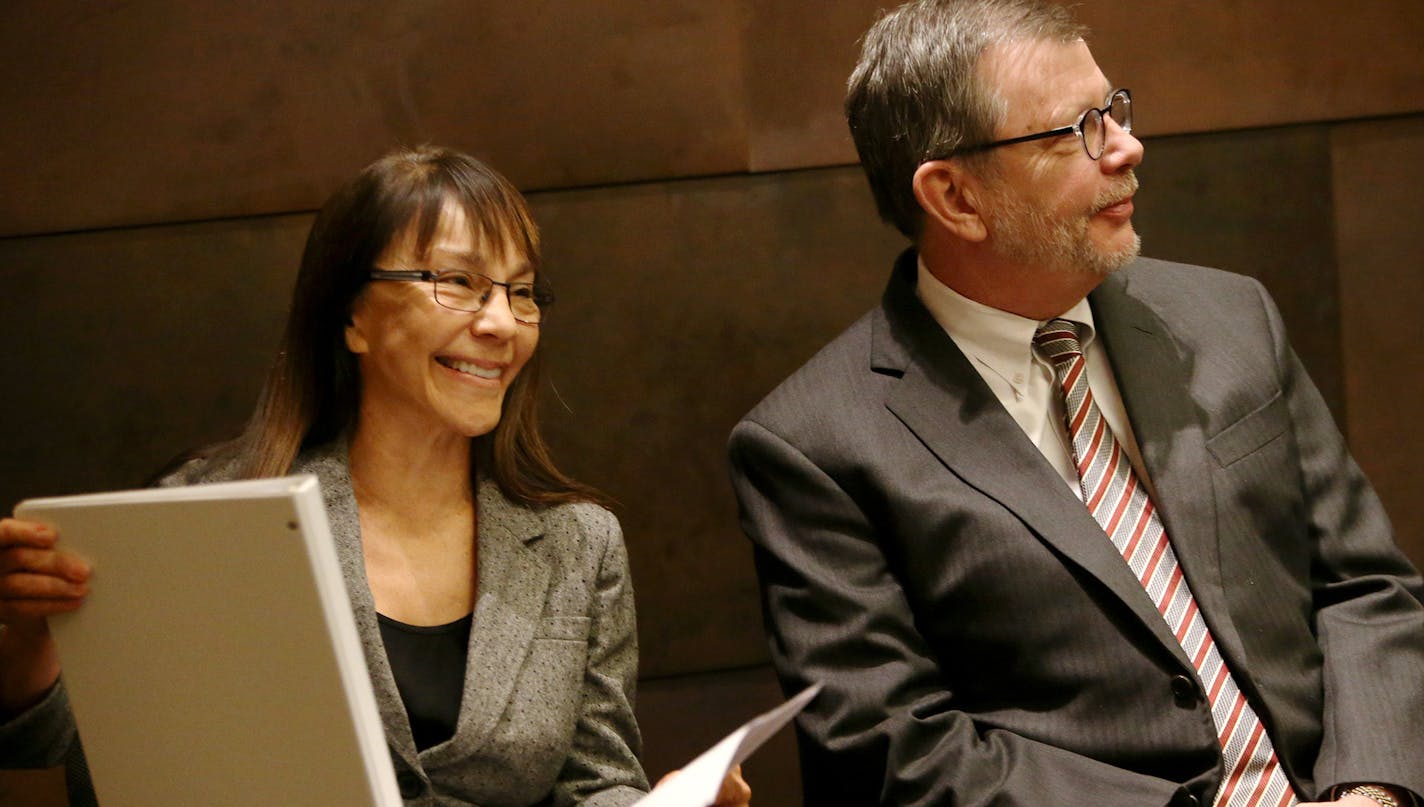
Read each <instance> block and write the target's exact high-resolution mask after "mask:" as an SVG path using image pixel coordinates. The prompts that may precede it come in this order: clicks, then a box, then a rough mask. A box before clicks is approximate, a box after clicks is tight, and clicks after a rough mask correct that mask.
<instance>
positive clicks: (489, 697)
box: [0, 441, 648, 807]
mask: <svg viewBox="0 0 1424 807" xmlns="http://www.w3.org/2000/svg"><path fill="white" fill-rule="evenodd" d="M292 473H311V474H316V476H317V478H318V479H319V480H320V481H321V490H322V496H323V498H324V499H325V503H326V511H327V517H328V520H329V522H330V524H331V533H332V538H333V540H334V541H335V543H336V550H337V556H338V557H339V558H340V560H341V565H342V571H343V573H344V575H345V578H346V587H347V592H348V593H349V594H350V597H351V607H352V610H353V612H354V615H355V617H356V628H357V631H358V632H359V633H360V636H361V643H362V645H363V646H364V649H365V651H366V653H365V654H366V664H367V666H368V668H369V671H370V675H371V683H372V686H373V687H374V690H375V695H376V703H377V706H378V708H379V710H380V713H381V721H382V723H383V724H384V726H385V730H386V741H387V744H388V745H389V747H390V751H391V758H392V761H393V762H394V764H395V770H396V779H397V782H398V783H399V785H400V789H401V795H402V796H403V797H404V799H405V802H406V804H407V805H411V807H417V805H418V806H419V807H444V806H445V805H480V806H482V807H496V806H498V805H504V806H507V805H532V804H541V805H543V804H549V805H570V804H585V805H598V806H599V807H617V806H620V805H627V804H631V803H632V802H634V801H636V800H637V799H639V798H641V797H642V795H643V794H644V793H645V792H646V791H647V789H648V784H647V780H646V778H645V776H644V774H643V769H642V767H641V765H640V764H639V762H638V756H637V755H638V751H639V748H640V741H639V734H638V726H637V723H636V722H635V719H634V716H633V691H634V687H635V685H636V682H637V673H638V642H637V631H636V626H635V624H634V622H635V619H634V611H633V587H632V581H631V580H630V579H629V576H628V560H627V554H626V551H625V549H624V546H623V535H622V532H621V530H620V529H619V527H618V521H617V519H615V518H614V517H613V514H612V513H609V512H608V511H607V510H604V509H603V508H600V507H597V506H596V505H592V504H573V505H559V506H556V507H549V508H545V509H542V510H537V511H536V510H531V509H529V508H527V507H523V506H520V505H518V504H515V503H513V502H511V501H509V500H508V499H506V498H505V497H504V495H503V494H501V493H500V490H499V488H498V486H496V485H495V484H494V483H493V482H491V481H489V480H486V479H481V480H480V481H479V489H478V497H479V511H478V512H479V536H478V538H477V540H478V549H479V570H478V577H479V581H478V582H479V586H478V590H479V598H478V602H477V603H476V605H475V613H474V620H473V623H472V625H471V630H470V644H469V663H468V666H467V669H466V673H465V691H464V695H463V699H462V702H461V704H460V715H459V718H458V720H457V723H456V728H455V735H454V736H453V737H451V738H450V739H449V740H447V741H445V742H443V743H440V744H438V745H435V746H433V747H431V748H427V749H426V750H424V751H421V752H417V751H416V748H415V741H414V739H412V737H411V731H410V724H409V721H408V719H407V717H406V712H405V706H404V704H403V703H402V701H401V698H400V693H399V692H398V691H397V689H396V684H395V678H394V677H393V676H392V674H391V668H390V663H389V661H388V660H387V658H386V650H385V645H384V644H383V643H382V642H381V634H380V628H379V627H378V625H377V622H376V609H375V603H374V602H373V600H372V598H371V591H370V588H369V586H368V584H367V582H366V569H365V563H364V561H363V558H362V551H361V523H360V516H359V514H358V513H357V510H356V498H355V496H354V495H353V493H352V491H351V476H350V472H349V470H348V467H347V463H346V451H345V444H344V442H340V441H339V442H338V443H337V444H335V445H332V446H330V447H328V448H326V449H324V450H320V451H315V452H308V453H304V454H303V455H302V456H301V457H299V458H298V460H297V462H296V463H295V464H294V465H293V468H292ZM221 478H223V474H222V473H220V472H219V473H211V472H209V471H208V470H207V469H203V468H201V467H200V466H197V465H194V466H189V467H187V468H185V469H184V471H183V472H180V473H179V474H177V475H175V476H173V477H169V478H168V479H166V480H165V481H164V484H189V483H193V482H199V481H215V480H217V479H221ZM198 538H201V537H200V536H199V537H198ZM273 616H274V617H280V614H274V615H273ZM217 728H219V727H215V730H216V729H217ZM0 763H3V765H0V767H49V766H54V765H59V764H65V765H66V767H67V768H68V779H69V789H70V799H71V803H72V804H74V805H75V807H78V806H79V805H86V804H94V803H95V802H94V794H93V790H92V789H91V785H90V783H89V777H88V771H87V767H86V766H85V764H84V759H83V753H82V749H81V748H80V745H79V739H78V734H77V732H76V726H75V722H74V717H73V715H72V713H71V712H70V710H69V706H68V698H67V697H66V695H65V691H64V686H63V683H61V684H59V685H57V686H56V687H55V688H54V690H52V691H51V693H50V694H49V696H48V697H46V698H45V700H44V701H42V702H41V703H40V704H38V705H37V706H35V707H34V708H32V709H30V710H29V711H28V712H26V713H25V714H23V715H21V716H19V717H17V718H15V719H14V720H12V721H10V722H9V723H8V724H5V725H3V726H0Z"/></svg>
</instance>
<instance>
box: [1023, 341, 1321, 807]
mask: <svg viewBox="0 0 1424 807" xmlns="http://www.w3.org/2000/svg"><path fill="white" fill-rule="evenodd" d="M1077 328H1078V326H1077V325H1076V324H1075V323H1072V322H1069V321H1068V320H1064V319H1055V320H1050V321H1048V322H1047V323H1045V324H1043V325H1041V326H1039V329H1038V332H1037V333H1036V334H1035V335H1034V338H1033V342H1034V345H1035V346H1036V347H1037V348H1038V350H1039V352H1040V353H1042V354H1043V356H1044V357H1045V358H1047V359H1048V360H1049V361H1050V362H1051V363H1052V364H1053V374H1054V376H1055V378H1056V379H1057V381H1058V386H1059V387H1060V388H1061V391H1062V392H1063V395H1064V400H1065V406H1064V408H1063V410H1064V421H1065V422H1066V424H1067V426H1068V437H1069V439H1070V440H1071V442H1072V443H1073V457H1074V460H1075V461H1076V463H1077V467H1078V478H1079V481H1080V484H1081V487H1082V491H1083V501H1084V502H1085V503H1086V504H1087V505H1088V510H1090V511H1091V512H1092V514H1093V518H1094V519H1096V520H1097V522H1098V523H1099V524H1101V525H1102V528H1103V531H1104V532H1106V533H1107V534H1108V537H1109V538H1110V539H1112V542H1113V545H1114V546H1116V547H1117V549H1118V551H1119V552H1121V553H1122V556H1123V559H1124V560H1126V561H1127V565H1128V566H1129V567H1130V568H1131V569H1132V572H1133V574H1134V575H1136V576H1137V579H1138V581H1139V582H1140V583H1142V586H1143V588H1145V589H1147V595H1148V596H1149V597H1151V598H1152V602H1153V604H1154V605H1156V606H1157V611H1158V612H1159V613H1161V614H1162V618H1163V619H1164V620H1166V622H1167V626H1168V628H1170V629H1171V631H1172V633H1173V635H1174V636H1176V638H1177V641H1178V642H1179V643H1180V644H1181V645H1182V649H1183V650H1185V651H1186V653H1187V657H1188V658H1190V659H1191V660H1192V665H1193V666H1194V667H1196V671H1197V677H1198V679H1199V681H1200V683H1201V684H1203V685H1204V686H1205V691H1206V692H1207V695H1208V698H1209V699H1210V702H1211V717H1212V720H1213V722H1215V724H1216V730H1217V739H1218V740H1219V741H1220V743H1221V749H1222V757H1223V760H1224V763H1225V764H1224V768H1223V769H1224V770H1225V771H1226V778H1225V779H1224V780H1223V781H1222V783H1221V787H1220V788H1219V789H1218V790H1217V793H1216V799H1215V801H1214V802H1213V804H1215V805H1221V806H1222V807H1257V806H1258V805H1260V806H1261V807H1265V806H1266V805H1275V806H1277V807H1280V806H1281V805H1292V804H1296V803H1297V802H1296V797H1295V794H1294V793H1293V792H1292V791H1291V787H1290V783H1289V782H1288V781H1287V780H1286V777H1285V772H1284V771H1282V770H1281V765H1280V761H1279V760H1277V759H1276V751H1275V748H1274V747H1273V746H1272V745H1271V739H1270V738H1269V737H1267V736H1266V731H1265V726H1264V725H1262V723H1261V719H1260V718H1259V717H1258V716H1257V715H1256V712H1255V711H1254V710H1253V709H1252V708H1251V706H1250V704H1248V703H1247V702H1246V697H1245V695H1243V694H1242V693H1241V690H1240V689H1239V688H1238V687H1237V686H1236V682H1235V681H1234V680H1233V679H1232V677H1231V671H1230V670H1228V669H1227V668H1226V662H1225V660H1224V659H1222V657H1221V653H1220V652H1218V651H1217V648H1216V642H1215V640H1213V639H1212V637H1211V632H1210V631H1209V630H1207V625H1206V620H1205V619H1203V618H1202V615H1201V612H1200V611H1199V610H1198V609H1197V603H1196V599H1195V598H1194V597H1193V596H1192V592H1191V590H1190V589H1189V588H1188V585H1187V582H1186V580H1185V579H1184V578H1183V576H1182V570H1181V567H1180V566H1178V564H1177V556H1176V553H1175V552H1173V551H1172V544H1171V542H1170V541H1168V540H1167V532H1166V530H1165V529H1163V527H1162V521H1161V519H1159V518H1158V516H1157V510H1156V508H1155V507H1154V506H1153V504H1152V500H1151V498H1150V497H1149V496H1148V494H1147V491H1146V489H1144V488H1143V487H1142V485H1141V484H1140V483H1139V481H1138V479H1137V474H1135V473H1133V470H1132V464H1131V463H1130V462H1129V461H1128V458H1127V455H1126V454H1125V453H1123V451H1122V447H1121V446H1119V445H1118V442H1117V440H1116V439H1115V438H1114V437H1113V433H1112V430H1111V429H1109V428H1108V423H1107V421H1106V420H1104V419H1103V416H1102V413H1101V412H1100V411H1099V410H1098V405H1097V404H1096V403H1094V401H1093V393H1092V392H1091V391H1090V390H1089V389H1088V372H1087V364H1086V362H1085V361H1084V360H1083V347H1082V345H1081V344H1079V342H1078V330H1077Z"/></svg>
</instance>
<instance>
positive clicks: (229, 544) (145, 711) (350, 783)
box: [16, 475, 402, 807]
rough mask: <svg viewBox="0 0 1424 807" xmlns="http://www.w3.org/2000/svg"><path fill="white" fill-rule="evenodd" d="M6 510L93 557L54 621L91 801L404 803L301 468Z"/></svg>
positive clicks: (117, 804) (312, 483)
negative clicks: (87, 579)
mask: <svg viewBox="0 0 1424 807" xmlns="http://www.w3.org/2000/svg"><path fill="white" fill-rule="evenodd" d="M16 515H17V516H19V517H22V518H27V519H32V520H37V521H43V522H48V523H50V524H53V525H55V526H56V527H57V528H58V529H59V531H60V541H61V545H62V546H64V547H67V548H69V549H71V550H73V551H75V552H77V553H79V554H80V555H81V556H83V557H85V558H86V559H88V560H89V562H90V563H91V564H92V565H93V567H94V575H93V578H92V580H91V585H90V590H91V593H90V595H89V599H88V601H87V602H86V603H85V605H84V607H83V608H81V609H80V610H79V611H77V612H76V613H73V614H66V615H63V616H61V617H58V618H55V619H53V620H51V624H52V628H53V631H54V635H55V639H56V641H57V642H58V645H59V653H60V659H61V664H62V665H63V669H64V680H65V682H66V685H67V687H68V689H69V693H70V699H71V702H72V704H73V707H74V713H75V718H76V720H77V721H78V722H79V731H80V736H81V737H82V738H83V740H84V748H85V751H86V753H87V755H88V759H89V766H90V770H91V772H92V774H93V778H94V787H95V790H96V791H97V795H98V797H99V803H100V804H102V805H104V807H153V805H177V804H202V805H206V806H207V807H226V806H227V805H232V806H233V807H238V805H241V807H251V805H254V804H263V805H343V807H346V806H348V805H352V806H362V805H369V806H370V807H399V805H401V804H402V802H401V798H400V795H399V793H398V791H397V788H396V783H395V776H394V773H393V771H392V768H391V760H390V755H389V752H388V751H387V749H386V741H385V733H384V730H383V728H382V726H381V721H380V716H379V714H378V712H377V709H376V703H375V698H374V696H373V695H372V692H371V683H370V678H369V677H368V675H367V671H366V662H365V657H364V655H363V653H362V650H361V643H360V639H359V637H358V636H357V633H356V625H355V621H354V620H353V618H352V615H351V607H350V603H349V601H348V598H347V595H346V587H345V584H344V582H343V580H342V576H341V569H340V566H339V563H338V561H337V557H336V551H335V547H334V546H333V544H332V540H331V535H330V531H329V529H328V527H327V521H326V510H325V508H324V507H323V506H322V499H321V493H320V490H319V488H318V485H317V480H316V477H314V476H310V475H304V476H292V477H285V478H281V479H263V480H254V481H245V482H229V483H220V484H212V485H198V486H193V487H185V488H162V489H151V490H140V491H127V492H120V493H100V494H92V495H81V496H65V497H59V498H49V499H30V500H27V501H25V502H22V503H21V504H20V506H19V507H18V508H16Z"/></svg>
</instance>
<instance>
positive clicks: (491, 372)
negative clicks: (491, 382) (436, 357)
mask: <svg viewBox="0 0 1424 807" xmlns="http://www.w3.org/2000/svg"><path fill="white" fill-rule="evenodd" d="M440 363H441V364H443V365H445V366H446V367H449V368H450V369H452V370H459V371H460V372H462V373H464V374H466V375H472V376H475V377H476V378H488V379H497V378H499V377H500V375H501V374H502V373H501V371H500V370H499V369H498V368H495V369H485V368H484V367H479V366H477V365H474V364H470V363H469V362H465V361H459V360H456V359H441V360H440Z"/></svg>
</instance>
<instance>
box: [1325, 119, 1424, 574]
mask: <svg viewBox="0 0 1424 807" xmlns="http://www.w3.org/2000/svg"><path fill="white" fill-rule="evenodd" d="M1331 164H1332V166H1333V168H1334V170H1333V172H1332V177H1333V179H1334V184H1335V197H1334V200H1335V208H1336V210H1337V211H1338V213H1337V216H1336V220H1335V226H1336V238H1337V239H1338V244H1339V250H1338V254H1339V272H1340V273H1339V278H1340V286H1339V288H1340V302H1339V305H1340V313H1341V334H1342V341H1341V345H1342V354H1343V357H1344V361H1343V365H1344V370H1345V373H1344V376H1345V377H1344V382H1345V394H1346V397H1347V399H1348V400H1349V402H1350V405H1349V415H1348V417H1347V418H1346V425H1347V432H1346V433H1347V434H1348V435H1349V438H1350V445H1351V448H1352V450H1353V451H1354V452H1355V456H1356V458H1357V459H1358V460H1359V462H1360V465H1361V466H1362V467H1363V468H1364V469H1365V472H1366V473H1367V474H1369V475H1370V478H1371V479H1372V480H1373V481H1374V484H1375V488H1376V490H1377V491H1378V492H1379V495H1380V498H1381V499H1383V500H1384V504H1385V507H1386V508H1387V509H1388V510H1389V513H1390V515H1391V517H1392V518H1393V519H1394V523H1395V528H1396V530H1397V532H1398V535H1399V542H1400V544H1401V545H1402V546H1403V547H1404V548H1405V549H1406V550H1407V551H1408V552H1409V553H1410V555H1411V557H1413V559H1414V562H1415V564H1416V565H1418V566H1420V567H1421V568H1424V497H1421V496H1420V495H1419V476H1417V474H1418V473H1419V458H1420V457H1421V456H1424V403H1421V402H1424V362H1421V361H1420V334H1421V333H1424V326H1421V325H1420V316H1421V312H1424V228H1421V227H1420V220H1421V214H1424V118H1421V117H1414V118H1410V119H1407V120H1395V121H1383V122H1368V123H1357V124H1351V125H1347V126H1340V127H1337V128H1336V129H1335V130H1334V131H1333V132H1332V136H1331Z"/></svg>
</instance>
